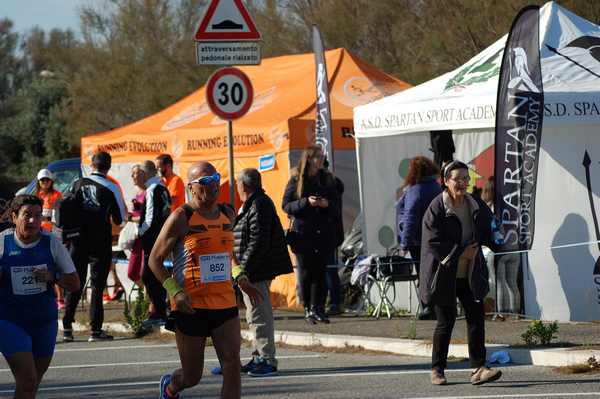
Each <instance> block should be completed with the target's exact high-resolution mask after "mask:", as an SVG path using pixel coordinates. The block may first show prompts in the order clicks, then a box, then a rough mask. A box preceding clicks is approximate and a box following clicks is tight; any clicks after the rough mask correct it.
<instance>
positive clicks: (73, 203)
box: [55, 179, 82, 242]
mask: <svg viewBox="0 0 600 399" xmlns="http://www.w3.org/2000/svg"><path fill="white" fill-rule="evenodd" d="M81 183H82V179H79V180H77V181H75V182H74V183H73V186H72V187H71V188H70V189H69V190H67V191H66V192H65V194H64V195H63V197H62V198H61V199H60V200H58V201H57V204H56V213H55V218H56V220H55V224H56V226H57V227H58V228H59V229H60V230H61V232H62V239H63V242H65V241H70V240H72V239H74V238H77V237H79V234H80V233H81V222H82V217H81V196H78V195H77V194H78V193H79V189H80V188H81Z"/></svg>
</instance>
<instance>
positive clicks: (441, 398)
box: [407, 392, 600, 399]
mask: <svg viewBox="0 0 600 399" xmlns="http://www.w3.org/2000/svg"><path fill="white" fill-rule="evenodd" d="M567 396H569V397H576V396H596V397H600V393H598V392H563V393H515V394H509V395H498V394H494V395H476V396H462V395H461V396H431V397H419V398H407V399H489V398H493V399H497V398H519V399H520V398H552V397H561V398H564V397H567Z"/></svg>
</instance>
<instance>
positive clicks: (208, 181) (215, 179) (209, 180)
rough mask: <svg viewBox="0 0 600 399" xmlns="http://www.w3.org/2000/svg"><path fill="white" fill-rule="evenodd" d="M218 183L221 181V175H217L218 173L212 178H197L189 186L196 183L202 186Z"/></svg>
mask: <svg viewBox="0 0 600 399" xmlns="http://www.w3.org/2000/svg"><path fill="white" fill-rule="evenodd" d="M220 181H221V175H220V174H218V173H215V174H214V175H212V176H202V177H199V178H197V179H196V180H192V181H191V182H190V184H193V183H198V184H201V185H203V186H208V185H209V184H211V183H212V182H215V183H217V184H219V182H220Z"/></svg>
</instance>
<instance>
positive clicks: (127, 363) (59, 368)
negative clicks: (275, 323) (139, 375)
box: [0, 354, 323, 373]
mask: <svg viewBox="0 0 600 399" xmlns="http://www.w3.org/2000/svg"><path fill="white" fill-rule="evenodd" d="M319 357H323V355H319V354H315V355H290V356H277V359H314V358H319ZM250 359H251V358H250V357H243V358H241V360H242V361H244V360H250ZM204 361H205V362H210V363H212V362H218V361H219V359H217V358H209V359H204ZM179 363H180V361H179V359H177V360H156V361H146V362H141V361H138V362H123V363H92V364H69V365H62V366H50V367H48V370H61V369H79V368H96V367H125V366H144V365H153V364H179ZM8 371H10V369H9V368H7V369H0V373H5V372H8Z"/></svg>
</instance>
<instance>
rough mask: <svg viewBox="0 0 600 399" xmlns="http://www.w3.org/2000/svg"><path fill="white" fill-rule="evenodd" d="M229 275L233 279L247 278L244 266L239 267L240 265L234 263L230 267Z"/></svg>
mask: <svg viewBox="0 0 600 399" xmlns="http://www.w3.org/2000/svg"><path fill="white" fill-rule="evenodd" d="M231 276H232V277H233V279H234V280H235V281H238V280H240V279H242V278H248V276H247V275H246V272H245V271H244V268H243V267H241V266H240V265H234V266H233V267H232V268H231Z"/></svg>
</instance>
